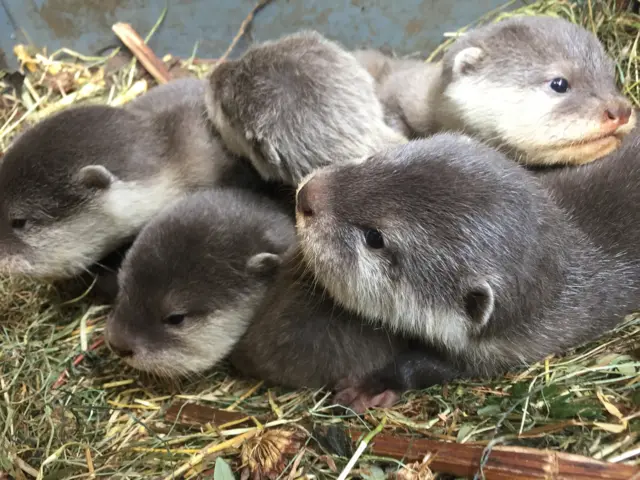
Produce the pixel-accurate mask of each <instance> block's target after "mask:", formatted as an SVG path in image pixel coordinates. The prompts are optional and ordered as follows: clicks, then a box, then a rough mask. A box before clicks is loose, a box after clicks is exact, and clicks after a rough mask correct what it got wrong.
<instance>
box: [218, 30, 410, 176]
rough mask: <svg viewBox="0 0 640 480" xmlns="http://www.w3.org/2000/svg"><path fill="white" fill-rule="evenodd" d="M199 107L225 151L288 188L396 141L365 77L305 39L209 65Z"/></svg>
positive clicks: (338, 54)
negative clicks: (203, 102)
mask: <svg viewBox="0 0 640 480" xmlns="http://www.w3.org/2000/svg"><path fill="white" fill-rule="evenodd" d="M206 104H207V110H208V115H209V117H210V119H211V121H212V122H213V124H214V126H215V127H216V129H217V130H218V131H219V132H220V135H221V137H222V139H223V141H224V143H225V144H226V145H227V147H228V148H229V149H230V150H231V151H233V152H234V153H235V154H237V155H240V156H243V157H246V158H248V159H250V160H251V162H252V164H253V166H254V167H255V168H256V170H257V171H258V172H259V173H260V175H261V176H262V177H263V178H264V179H265V180H279V181H282V182H285V183H287V184H290V185H296V184H297V183H298V182H299V181H300V179H301V178H302V177H304V176H305V175H306V174H308V173H310V172H311V171H312V170H313V169H314V168H317V167H320V166H324V165H329V164H332V163H334V162H339V161H342V160H346V159H350V158H358V157H361V156H363V155H368V154H370V153H373V152H374V151H375V150H376V149H377V148H379V147H380V146H381V145H384V144H385V143H388V142H402V141H404V139H403V138H402V137H401V136H400V135H399V134H397V133H396V132H394V131H393V130H392V129H391V128H390V127H388V126H387V125H386V124H385V123H384V116H383V112H382V106H381V105H380V102H379V100H378V99H377V97H376V94H375V87H374V82H373V79H372V77H371V75H369V74H368V73H367V71H366V70H365V69H364V68H363V67H362V66H361V65H360V64H359V63H358V61H357V60H356V59H355V58H354V57H353V56H352V55H351V54H350V53H348V52H347V51H345V50H344V49H343V48H342V47H340V46H339V45H338V44H336V43H334V42H332V41H330V40H328V39H326V38H325V37H323V36H322V35H320V34H319V33H317V32H313V31H304V32H298V33H295V34H291V35H287V36H285V37H283V38H281V39H279V40H275V41H268V42H264V43H261V44H259V45H256V46H255V47H252V48H251V49H249V50H248V51H247V52H246V53H245V54H244V55H243V56H242V57H241V58H239V59H237V60H230V61H225V62H224V63H222V64H219V65H217V66H216V67H215V68H214V70H213V72H212V73H211V74H210V77H209V87H208V89H207V92H206Z"/></svg>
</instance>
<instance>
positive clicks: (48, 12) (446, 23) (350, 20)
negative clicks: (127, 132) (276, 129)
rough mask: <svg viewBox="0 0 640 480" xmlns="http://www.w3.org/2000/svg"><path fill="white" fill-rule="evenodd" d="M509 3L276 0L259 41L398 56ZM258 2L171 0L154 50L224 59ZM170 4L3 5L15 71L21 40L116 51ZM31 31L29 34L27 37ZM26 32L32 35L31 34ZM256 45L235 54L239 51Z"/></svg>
mask: <svg viewBox="0 0 640 480" xmlns="http://www.w3.org/2000/svg"><path fill="white" fill-rule="evenodd" d="M505 1H506V0H389V1H382V0H377V1H376V0H297V1H296V0H274V1H273V2H272V3H271V4H269V5H267V6H266V7H265V8H264V9H263V10H262V11H261V12H260V13H259V14H258V15H257V16H256V18H255V21H254V23H253V28H252V30H251V36H252V38H253V39H254V40H258V41H259V40H265V39H269V38H277V37H279V36H281V35H282V34H284V33H288V32H293V31H296V30H299V29H301V28H313V29H317V30H319V31H320V32H322V33H324V34H325V35H327V36H329V37H331V38H334V39H336V40H338V41H340V42H342V43H343V44H344V45H345V46H347V47H348V48H354V47H358V46H365V45H371V46H388V47H391V48H393V49H394V50H396V51H397V52H399V53H413V52H416V51H429V50H432V49H433V48H434V47H435V46H436V45H437V44H438V43H440V41H441V40H442V34H443V33H444V32H446V31H452V30H455V29H457V28H459V27H461V26H463V25H465V24H467V23H469V22H471V21H473V20H474V19H476V18H478V17H479V16H481V15H483V14H484V13H486V12H488V11H490V10H492V9H494V8H496V7H499V6H500V5H503V4H504V3H505ZM254 4H255V0H169V1H168V12H167V17H166V19H165V21H164V23H163V25H162V26H161V28H160V30H159V31H158V32H157V33H156V35H155V36H154V38H153V39H152V41H151V42H150V46H151V47H152V48H153V50H154V51H155V52H157V53H158V55H163V54H165V53H172V54H174V55H178V56H184V57H188V56H189V55H191V53H192V51H193V48H194V46H195V44H196V43H197V42H199V46H198V55H199V56H201V57H209V58H215V57H218V56H220V55H221V54H222V53H223V52H224V51H225V50H226V48H227V46H228V45H229V42H230V41H231V39H232V38H233V37H234V35H235V34H236V32H237V30H238V28H239V26H240V24H241V23H242V21H243V19H244V18H245V16H246V15H247V13H248V12H249V11H250V10H251V8H252V7H253V5H254ZM165 5H166V3H165V1H164V0H0V6H1V8H0V48H2V49H3V50H5V52H6V54H7V55H6V56H7V60H8V61H9V62H10V63H11V62H13V64H12V66H15V59H14V56H13V54H12V48H13V45H14V44H15V43H19V42H20V43H29V42H32V43H33V44H35V45H38V46H47V48H48V50H49V52H52V51H54V50H56V49H58V48H60V47H63V46H64V47H69V48H72V49H74V50H76V51H79V52H82V53H85V54H95V53H96V52H98V51H100V50H101V49H105V48H107V47H109V46H113V45H115V44H116V43H117V40H116V39H115V37H114V36H113V34H112V32H111V25H112V24H113V23H115V22H118V21H122V22H128V23H131V24H132V25H133V27H134V28H135V29H136V30H137V31H138V32H139V33H140V34H141V35H143V36H144V35H146V34H147V32H149V30H150V29H151V28H152V27H153V25H154V24H155V22H156V21H157V19H158V18H159V17H160V15H161V12H162V10H163V8H164V7H165ZM23 32H24V33H23ZM25 34H26V37H25ZM248 43H249V40H246V39H245V40H243V41H241V42H240V45H239V46H238V48H237V49H236V51H235V52H234V53H235V54H238V53H240V52H241V51H242V50H243V49H244V48H245V47H246V45H247V44H248Z"/></svg>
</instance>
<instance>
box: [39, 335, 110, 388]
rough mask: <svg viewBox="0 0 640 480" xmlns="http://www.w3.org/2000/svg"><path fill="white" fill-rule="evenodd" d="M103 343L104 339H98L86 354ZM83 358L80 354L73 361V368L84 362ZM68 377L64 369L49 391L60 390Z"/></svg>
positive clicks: (83, 355)
mask: <svg viewBox="0 0 640 480" xmlns="http://www.w3.org/2000/svg"><path fill="white" fill-rule="evenodd" d="M103 343H104V337H100V338H99V339H98V340H96V341H95V342H93V344H92V345H91V346H90V347H89V348H88V349H87V352H91V351H93V350H95V349H96V348H98V347H99V346H101V345H102V344H103ZM84 357H85V354H84V353H81V354H80V355H78V356H77V357H76V358H75V359H74V360H73V363H72V364H73V366H74V367H77V366H78V365H80V363H81V362H82V361H83V360H84ZM68 376H69V371H68V370H67V369H66V368H65V369H64V371H63V372H62V373H61V374H60V376H59V377H58V379H57V380H56V381H55V382H54V384H53V385H52V386H51V390H55V389H57V388H60V387H61V386H62V385H64V384H65V382H66V381H67V377H68Z"/></svg>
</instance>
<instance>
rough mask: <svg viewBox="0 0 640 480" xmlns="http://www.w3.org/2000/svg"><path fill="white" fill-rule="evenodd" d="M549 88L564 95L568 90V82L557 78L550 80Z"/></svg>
mask: <svg viewBox="0 0 640 480" xmlns="http://www.w3.org/2000/svg"><path fill="white" fill-rule="evenodd" d="M549 86H550V87H551V90H553V91H554V92H558V93H566V91H567V90H569V81H568V80H567V79H566V78H562V77H558V78H554V79H553V80H551V83H550V84H549Z"/></svg>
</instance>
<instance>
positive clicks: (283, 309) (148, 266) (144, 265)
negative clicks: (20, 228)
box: [106, 189, 404, 401]
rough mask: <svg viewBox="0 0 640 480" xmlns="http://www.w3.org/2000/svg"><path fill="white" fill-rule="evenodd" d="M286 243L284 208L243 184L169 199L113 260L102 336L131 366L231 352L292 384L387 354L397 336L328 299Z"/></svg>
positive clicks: (360, 370) (200, 361) (154, 367)
mask: <svg viewBox="0 0 640 480" xmlns="http://www.w3.org/2000/svg"><path fill="white" fill-rule="evenodd" d="M295 243H296V242H295V228H294V222H293V219H292V218H290V216H289V215H288V213H285V212H282V211H279V210H278V209H277V208H276V206H275V205H274V204H273V203H272V202H271V201H270V200H269V199H264V198H263V197H260V196H257V195H255V194H253V193H251V192H246V191H240V190H235V189H217V190H211V191H208V192H201V193H197V194H193V195H191V196H189V197H188V198H186V199H183V200H181V201H179V202H177V203H176V204H174V205H173V206H172V207H169V208H168V209H166V210H165V211H164V212H162V213H161V214H160V215H158V216H157V217H156V218H154V219H153V220H152V221H151V222H150V223H149V224H147V226H146V227H145V228H144V229H143V230H142V232H141V233H140V235H139V236H138V238H137V239H136V241H135V242H134V244H133V246H132V247H131V250H130V252H129V254H128V255H127V257H126V259H125V261H124V263H123V267H122V269H121V271H120V276H119V281H120V282H119V283H120V293H119V296H118V300H117V301H116V305H115V308H114V311H113V314H112V315H111V317H110V318H109V320H108V322H107V333H106V337H107V341H108V344H109V345H110V346H111V348H112V349H113V350H114V351H115V352H116V353H118V354H119V355H120V356H121V357H122V358H123V359H124V361H126V362H127V363H128V364H129V365H132V366H133V367H136V368H139V369H143V370H148V371H151V372H154V373H158V374H164V375H168V376H177V375H185V374H190V373H196V372H200V371H202V370H205V369H208V368H210V367H212V366H214V365H215V364H216V363H217V362H218V361H219V360H221V359H222V358H224V357H226V356H227V355H228V354H229V353H230V359H231V362H232V364H233V365H234V366H235V367H236V368H237V369H238V370H239V371H241V372H243V373H245V374H247V375H251V376H255V377H259V378H261V379H264V380H267V381H268V382H270V383H274V384H279V385H285V386H290V387H321V386H323V385H332V384H335V382H336V381H338V380H340V379H341V378H343V377H345V376H348V375H350V374H354V373H355V374H356V375H358V376H360V375H365V374H367V373H369V372H372V371H374V370H375V369H377V368H381V367H382V366H384V365H385V364H387V363H388V362H389V361H391V360H392V359H393V357H394V355H395V354H396V353H398V352H399V351H400V348H402V346H403V345H404V343H403V341H402V340H401V339H399V338H397V337H392V336H390V335H388V333H387V332H386V330H385V329H384V328H374V327H372V326H370V325H368V324H367V322H366V321H364V320H362V319H360V318H359V317H357V316H356V315H353V314H349V313H348V312H345V311H344V310H342V309H341V308H339V307H337V306H336V305H335V304H333V302H331V300H330V299H329V298H328V296H327V295H326V294H325V293H324V291H323V290H322V289H321V288H320V287H318V286H317V285H315V283H316V282H314V281H313V279H312V278H310V277H309V275H308V273H305V271H304V269H303V268H302V266H301V264H300V262H299V255H298V252H297V250H296V245H295ZM383 397H384V396H383ZM383 400H384V398H381V399H380V401H383Z"/></svg>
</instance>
